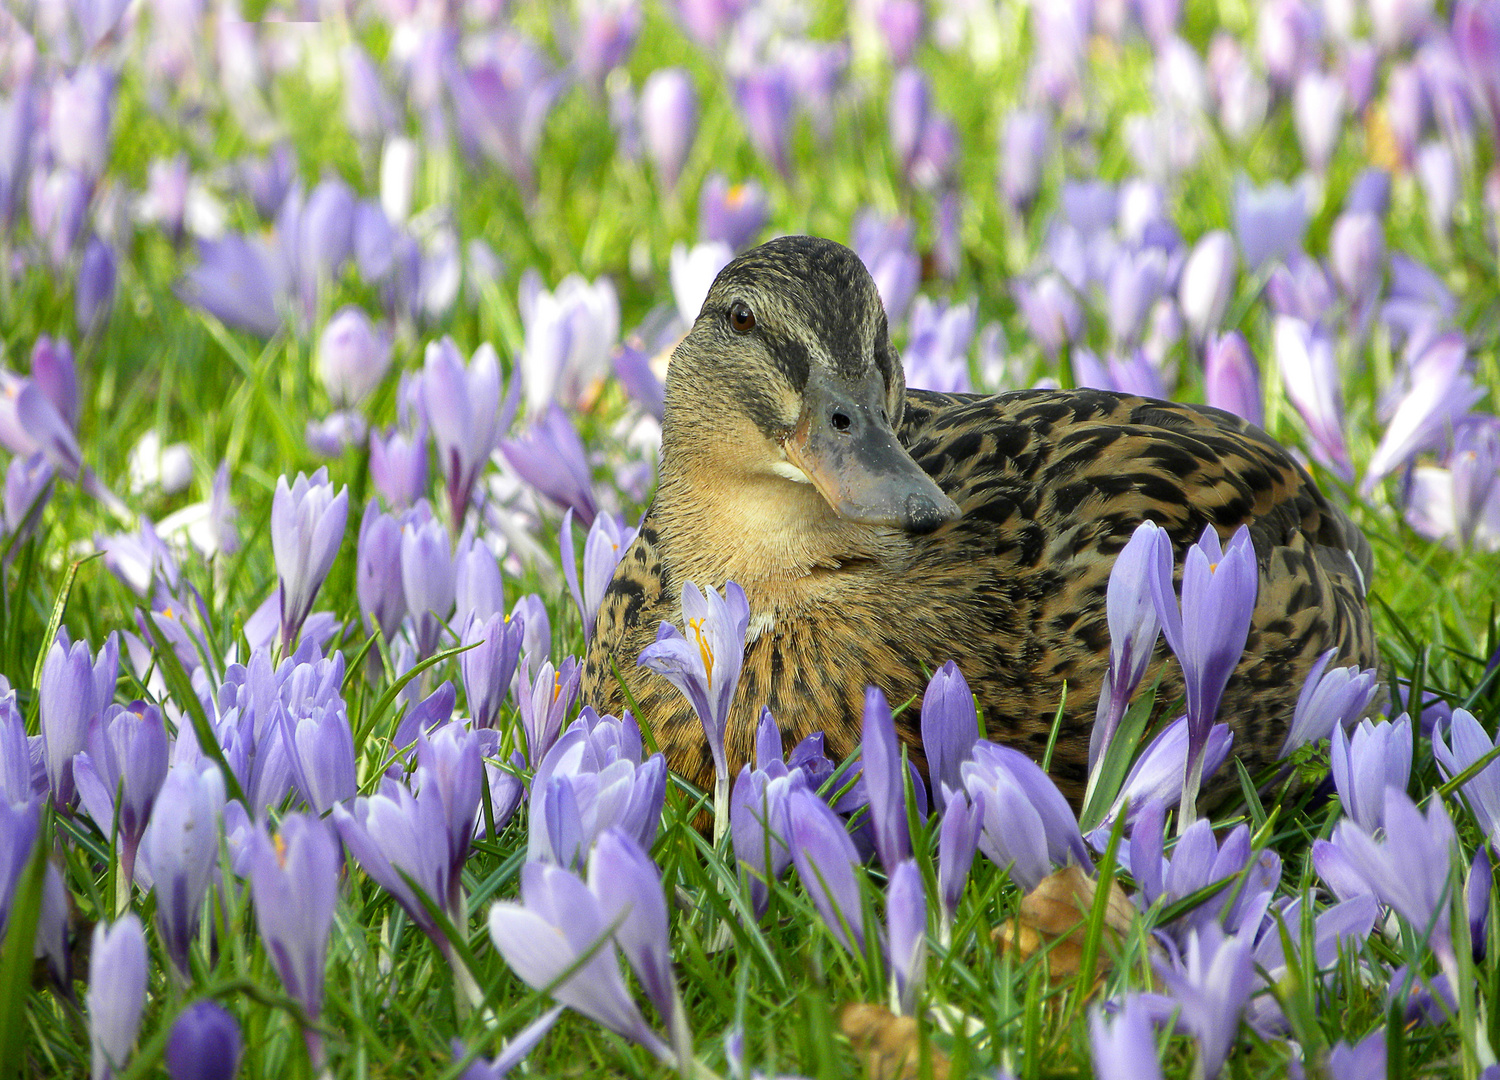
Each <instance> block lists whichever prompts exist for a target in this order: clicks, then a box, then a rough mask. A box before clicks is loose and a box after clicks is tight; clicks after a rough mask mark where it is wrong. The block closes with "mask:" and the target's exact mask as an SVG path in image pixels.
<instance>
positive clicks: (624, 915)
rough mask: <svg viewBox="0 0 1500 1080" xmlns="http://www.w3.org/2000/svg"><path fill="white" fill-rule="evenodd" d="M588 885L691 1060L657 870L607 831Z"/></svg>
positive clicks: (625, 838)
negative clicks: (673, 969)
mask: <svg viewBox="0 0 1500 1080" xmlns="http://www.w3.org/2000/svg"><path fill="white" fill-rule="evenodd" d="M588 885H589V891H590V892H591V893H593V894H594V895H595V896H597V897H598V898H599V909H600V913H601V914H602V915H603V916H604V918H605V920H606V921H607V922H608V923H609V924H610V925H613V926H614V927H615V932H614V939H615V944H616V945H618V946H619V948H620V951H621V952H622V953H624V954H625V959H626V961H627V962H628V963H629V964H630V966H631V967H632V968H633V969H634V970H635V973H636V975H637V976H638V977H639V978H640V980H641V986H642V988H644V989H645V991H646V996H647V997H649V998H650V999H651V1003H652V1004H653V1005H655V1006H656V1011H657V1013H658V1014H660V1016H661V1017H662V1019H663V1020H665V1021H666V1022H667V1029H668V1032H669V1033H670V1035H671V1036H672V1041H673V1043H674V1044H676V1046H677V1048H678V1053H679V1058H680V1059H681V1060H684V1061H686V1060H691V1057H692V1050H691V1039H692V1033H691V1032H690V1031H689V1030H688V1026H687V1015H686V1014H685V1013H684V1012H683V1008H682V1000H681V997H680V996H679V994H678V991H677V977H676V975H675V973H674V972H673V971H672V955H671V945H670V942H669V939H668V929H667V903H666V897H665V896H664V895H663V893H662V882H661V871H660V870H658V869H657V867H656V864H655V863H654V862H652V861H651V856H650V855H648V854H646V851H645V849H644V848H642V847H641V845H640V844H639V843H638V842H637V841H636V840H635V838H634V837H632V836H631V835H630V834H629V833H628V832H625V831H624V830H621V829H606V830H605V831H604V832H603V833H601V834H600V836H599V840H598V842H597V843H596V844H595V846H594V850H593V853H592V854H591V855H590V856H589V867H588Z"/></svg>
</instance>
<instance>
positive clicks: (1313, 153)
mask: <svg viewBox="0 0 1500 1080" xmlns="http://www.w3.org/2000/svg"><path fill="white" fill-rule="evenodd" d="M1347 98H1348V94H1347V91H1346V90H1345V87H1344V82H1343V80H1342V79H1340V78H1339V76H1338V75H1335V74H1331V73H1328V72H1322V71H1308V72H1304V73H1303V75H1302V76H1301V77H1300V78H1299V79H1298V80H1297V87H1296V90H1295V91H1293V94H1292V122H1293V124H1294V126H1295V127H1296V129H1297V141H1298V143H1299V144H1300V145H1301V147H1302V160H1303V161H1304V162H1306V163H1307V167H1308V168H1309V169H1311V170H1312V171H1313V172H1315V173H1323V172H1325V171H1326V170H1327V168H1328V163H1329V161H1331V160H1332V159H1333V152H1334V150H1335V149H1336V148H1337V146H1338V141H1339V133H1340V132H1341V131H1342V130H1343V128H1344V112H1345V106H1346V104H1347Z"/></svg>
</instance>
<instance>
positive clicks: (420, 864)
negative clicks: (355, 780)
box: [332, 780, 453, 956]
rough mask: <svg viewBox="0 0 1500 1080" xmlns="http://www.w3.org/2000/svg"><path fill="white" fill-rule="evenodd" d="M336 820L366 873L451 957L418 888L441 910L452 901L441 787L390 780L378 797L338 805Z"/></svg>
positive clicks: (333, 815) (337, 826) (334, 810)
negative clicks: (407, 784) (420, 898)
mask: <svg viewBox="0 0 1500 1080" xmlns="http://www.w3.org/2000/svg"><path fill="white" fill-rule="evenodd" d="M332 820H333V824H334V827H335V828H337V829H338V832H339V837H340V838H341V839H342V840H343V841H344V844H345V846H346V847H348V849H349V853H350V854H351V855H353V856H354V858H355V860H356V861H357V862H358V863H359V865H360V867H361V868H362V869H363V870H364V872H365V873H366V874H368V875H369V876H370V877H371V878H372V879H374V881H375V882H376V883H377V884H378V885H379V886H380V887H381V888H383V889H384V890H385V891H386V892H388V893H390V894H391V896H392V897H394V898H395V900H396V902H397V903H398V904H400V905H401V907H402V909H403V910H404V911H405V912H406V914H407V916H408V917H410V919H411V921H412V922H413V923H414V924H415V925H416V926H417V927H418V928H419V929H420V930H421V931H422V932H423V933H424V934H426V935H427V936H428V937H429V938H431V939H432V942H433V944H435V945H436V946H437V947H438V949H439V951H441V952H442V953H443V954H444V956H447V955H448V942H447V939H446V938H445V937H444V936H443V933H442V931H441V930H439V929H438V926H437V923H436V922H435V921H434V920H433V918H432V916H431V915H429V914H428V912H427V909H426V907H424V906H423V904H422V902H421V901H420V900H419V899H418V898H417V892H416V890H418V889H419V890H421V892H422V893H424V894H426V896H427V899H428V900H430V901H431V902H432V903H433V904H435V905H437V906H438V907H439V908H446V906H447V904H448V898H449V883H450V864H449V860H448V841H447V836H448V825H447V818H446V807H445V806H444V805H443V797H442V792H441V791H440V790H439V787H438V785H437V784H435V783H424V784H420V785H419V787H418V790H417V792H416V793H415V794H413V792H412V789H411V788H409V787H407V786H406V785H405V784H400V783H396V782H395V781H392V780H386V781H384V782H383V783H382V785H381V788H380V791H379V792H378V793H376V794H374V795H370V796H360V797H359V798H357V799H355V800H354V801H353V802H351V803H349V804H348V805H347V806H346V805H345V804H344V803H337V804H335V805H334V807H333V814H332ZM449 913H450V915H451V914H453V913H452V912H451V911H450V912H449Z"/></svg>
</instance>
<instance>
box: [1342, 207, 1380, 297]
mask: <svg viewBox="0 0 1500 1080" xmlns="http://www.w3.org/2000/svg"><path fill="white" fill-rule="evenodd" d="M1328 248H1329V261H1330V262H1331V263H1332V264H1333V276H1334V279H1335V280H1336V281H1337V282H1338V283H1339V288H1340V289H1342V290H1343V291H1344V295H1345V296H1346V297H1348V299H1349V302H1350V303H1351V304H1354V305H1362V304H1364V303H1366V302H1368V301H1369V300H1371V299H1373V298H1374V296H1375V294H1376V293H1377V292H1378V291H1379V289H1380V279H1381V274H1382V272H1383V270H1384V264H1385V230H1384V229H1383V228H1381V225H1380V220H1379V219H1378V218H1376V217H1375V215H1374V214H1368V213H1362V214H1356V213H1348V212H1345V213H1343V214H1340V215H1339V219H1338V220H1337V221H1335V222H1334V223H1333V232H1332V233H1331V234H1330V236H1329V238H1328Z"/></svg>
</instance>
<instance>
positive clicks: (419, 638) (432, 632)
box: [401, 514, 454, 657]
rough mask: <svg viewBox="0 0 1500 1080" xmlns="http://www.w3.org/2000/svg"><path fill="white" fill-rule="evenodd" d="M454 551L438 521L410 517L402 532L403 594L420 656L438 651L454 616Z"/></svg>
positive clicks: (430, 518) (429, 518) (445, 530)
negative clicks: (414, 623) (446, 627)
mask: <svg viewBox="0 0 1500 1080" xmlns="http://www.w3.org/2000/svg"><path fill="white" fill-rule="evenodd" d="M453 587H454V577H453V549H452V547H451V546H450V545H449V543H448V530H447V529H445V528H443V526H442V524H441V523H440V522H439V521H437V519H435V518H432V517H430V516H429V517H427V519H426V520H425V521H424V520H422V519H421V517H420V515H418V514H409V515H407V519H406V521H404V522H403V523H402V529H401V591H402V593H403V594H404V595H405V597H406V607H407V610H408V611H409V612H410V613H411V615H412V618H413V619H414V620H415V622H416V631H417V632H416V646H417V655H418V656H423V657H426V656H431V655H432V654H433V653H435V652H437V649H438V644H439V642H440V641H441V639H442V636H443V631H444V627H445V625H446V624H447V622H448V619H449V616H451V615H452V614H453Z"/></svg>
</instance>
